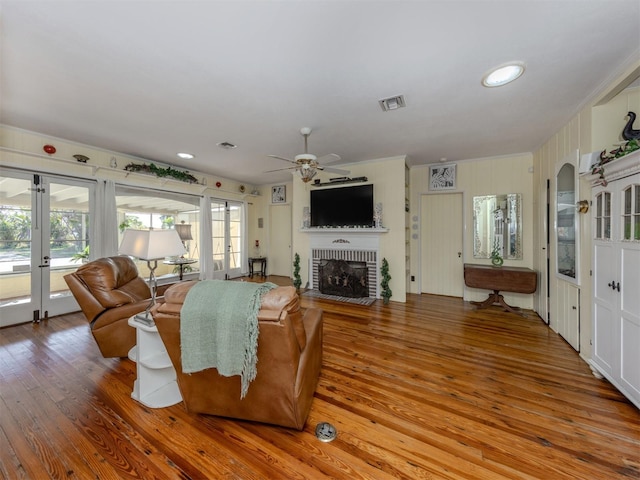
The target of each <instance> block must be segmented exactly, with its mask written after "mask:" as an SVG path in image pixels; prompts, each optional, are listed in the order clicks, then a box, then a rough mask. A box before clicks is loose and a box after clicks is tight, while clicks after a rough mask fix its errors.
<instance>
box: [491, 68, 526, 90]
mask: <svg viewBox="0 0 640 480" xmlns="http://www.w3.org/2000/svg"><path fill="white" fill-rule="evenodd" d="M523 73H524V63H522V62H512V63H509V64H506V65H500V66H499V67H496V68H494V69H491V70H490V71H489V72H487V73H486V74H485V75H484V76H483V77H482V85H484V86H485V87H487V88H492V87H501V86H503V85H506V84H507V83H511V82H513V81H514V80H516V79H517V78H519V77H520V76H521V75H522V74H523Z"/></svg>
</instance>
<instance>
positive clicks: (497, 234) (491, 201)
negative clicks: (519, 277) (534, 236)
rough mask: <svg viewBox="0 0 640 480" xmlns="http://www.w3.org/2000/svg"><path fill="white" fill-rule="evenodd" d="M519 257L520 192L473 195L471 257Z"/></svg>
mask: <svg viewBox="0 0 640 480" xmlns="http://www.w3.org/2000/svg"><path fill="white" fill-rule="evenodd" d="M494 248H495V249H497V250H498V253H500V256H501V257H502V258H508V259H512V260H522V195H521V194H519V193H508V194H504V195H485V196H483V197H473V258H491V252H492V251H493V250H494Z"/></svg>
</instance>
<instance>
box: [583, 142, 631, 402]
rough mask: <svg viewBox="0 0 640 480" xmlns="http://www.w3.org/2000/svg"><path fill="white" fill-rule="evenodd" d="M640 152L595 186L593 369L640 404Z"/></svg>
mask: <svg viewBox="0 0 640 480" xmlns="http://www.w3.org/2000/svg"><path fill="white" fill-rule="evenodd" d="M639 172H640V153H634V154H631V155H628V156H627V157H622V158H620V159H618V160H614V161H613V162H611V163H610V164H607V165H605V175H606V176H605V178H607V180H608V182H609V183H608V184H607V185H598V186H596V187H594V189H593V192H592V193H593V202H592V208H593V220H594V221H593V224H594V225H593V227H594V228H593V233H594V239H593V295H594V306H593V330H592V335H593V354H592V359H591V365H592V368H593V369H594V370H595V371H596V372H597V373H600V374H602V375H604V376H605V377H606V378H607V379H608V380H609V381H610V382H611V383H612V384H613V385H615V386H616V387H617V388H618V389H619V390H620V391H621V392H622V393H623V394H624V395H625V396H627V397H628V398H629V399H630V400H631V401H632V402H633V403H634V404H635V405H636V406H637V407H638V408H640V173H639Z"/></svg>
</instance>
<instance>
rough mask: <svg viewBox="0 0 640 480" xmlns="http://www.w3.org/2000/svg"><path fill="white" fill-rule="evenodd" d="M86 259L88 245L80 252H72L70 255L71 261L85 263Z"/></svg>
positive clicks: (87, 258)
mask: <svg viewBox="0 0 640 480" xmlns="http://www.w3.org/2000/svg"><path fill="white" fill-rule="evenodd" d="M87 260H89V245H87V246H86V247H84V249H83V250H82V251H81V252H78V253H74V254H73V255H71V261H72V262H80V261H81V262H82V263H86V261H87Z"/></svg>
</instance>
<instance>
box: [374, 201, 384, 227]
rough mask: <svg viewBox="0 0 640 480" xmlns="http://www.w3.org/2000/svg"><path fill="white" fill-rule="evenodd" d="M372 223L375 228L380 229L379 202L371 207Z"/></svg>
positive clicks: (380, 212)
mask: <svg viewBox="0 0 640 480" xmlns="http://www.w3.org/2000/svg"><path fill="white" fill-rule="evenodd" d="M373 223H374V225H375V227H376V228H382V203H380V202H378V203H376V204H375V206H374V207H373Z"/></svg>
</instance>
